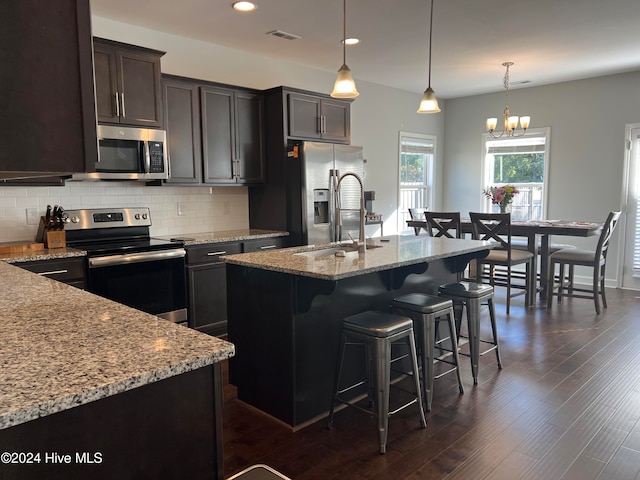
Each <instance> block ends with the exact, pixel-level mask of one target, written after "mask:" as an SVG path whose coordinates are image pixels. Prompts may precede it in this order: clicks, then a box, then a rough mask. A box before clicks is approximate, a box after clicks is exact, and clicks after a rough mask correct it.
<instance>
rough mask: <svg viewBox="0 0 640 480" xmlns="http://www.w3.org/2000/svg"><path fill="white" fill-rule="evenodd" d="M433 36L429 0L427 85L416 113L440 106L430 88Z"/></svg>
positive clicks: (434, 110) (438, 109)
mask: <svg viewBox="0 0 640 480" xmlns="http://www.w3.org/2000/svg"><path fill="white" fill-rule="evenodd" d="M432 38H433V0H431V14H430V16H429V85H428V86H427V89H426V90H425V91H424V95H422V100H420V106H419V107H418V113H438V112H440V111H441V110H440V107H439V106H438V99H437V98H436V94H435V92H434V91H433V88H431V43H432V42H431V39H432Z"/></svg>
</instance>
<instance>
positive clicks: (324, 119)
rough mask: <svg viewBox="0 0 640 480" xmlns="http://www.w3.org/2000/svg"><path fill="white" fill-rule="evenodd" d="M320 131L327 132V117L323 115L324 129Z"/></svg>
mask: <svg viewBox="0 0 640 480" xmlns="http://www.w3.org/2000/svg"><path fill="white" fill-rule="evenodd" d="M320 133H327V117H326V116H325V115H322V131H321V132H320Z"/></svg>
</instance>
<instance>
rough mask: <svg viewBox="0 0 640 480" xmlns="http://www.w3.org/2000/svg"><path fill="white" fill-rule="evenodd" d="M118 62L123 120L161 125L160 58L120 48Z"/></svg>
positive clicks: (146, 124) (140, 123)
mask: <svg viewBox="0 0 640 480" xmlns="http://www.w3.org/2000/svg"><path fill="white" fill-rule="evenodd" d="M117 63H118V65H117V71H118V74H119V78H118V83H119V90H120V97H121V98H120V102H121V104H120V108H121V112H120V117H121V118H120V123H126V124H128V125H141V126H146V127H162V100H161V95H162V93H161V89H160V58H159V57H157V56H155V55H152V54H148V53H144V52H137V51H127V50H119V51H118V53H117Z"/></svg>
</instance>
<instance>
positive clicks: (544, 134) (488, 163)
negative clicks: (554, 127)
mask: <svg viewBox="0 0 640 480" xmlns="http://www.w3.org/2000/svg"><path fill="white" fill-rule="evenodd" d="M483 144H484V148H483V151H484V167H483V171H484V184H483V188H488V187H491V186H502V185H507V184H509V185H514V186H515V187H516V188H517V189H518V190H519V191H520V193H519V194H518V195H516V196H515V197H514V198H513V203H512V205H511V218H512V219H513V220H542V219H544V218H546V216H547V206H546V191H545V180H546V178H547V171H548V165H549V129H548V128H538V129H531V130H529V131H528V132H527V134H526V135H524V136H522V137H516V138H514V137H506V138H492V137H491V136H490V135H488V134H486V135H484V137H483ZM485 210H486V211H495V212H497V211H499V207H498V206H497V205H492V204H491V201H490V200H489V199H486V204H485Z"/></svg>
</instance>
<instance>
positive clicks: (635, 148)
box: [629, 135, 640, 278]
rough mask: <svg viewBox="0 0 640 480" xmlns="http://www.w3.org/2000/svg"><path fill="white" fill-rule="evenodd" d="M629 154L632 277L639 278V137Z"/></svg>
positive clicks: (634, 140)
mask: <svg viewBox="0 0 640 480" xmlns="http://www.w3.org/2000/svg"><path fill="white" fill-rule="evenodd" d="M631 152H632V158H633V159H634V161H633V169H632V171H633V172H634V178H633V181H632V183H631V185H633V188H634V191H633V192H629V193H630V195H629V198H630V199H631V201H633V202H634V205H632V207H633V208H634V209H635V212H636V218H635V222H634V223H635V230H634V232H633V274H632V275H633V277H638V278H640V165H638V164H639V163H640V135H638V136H636V138H635V139H633V143H632V144H631Z"/></svg>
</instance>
